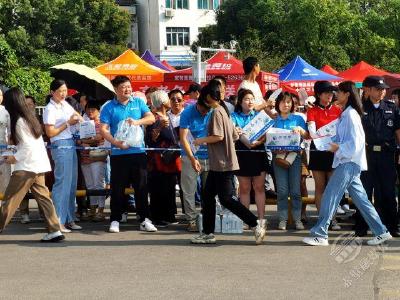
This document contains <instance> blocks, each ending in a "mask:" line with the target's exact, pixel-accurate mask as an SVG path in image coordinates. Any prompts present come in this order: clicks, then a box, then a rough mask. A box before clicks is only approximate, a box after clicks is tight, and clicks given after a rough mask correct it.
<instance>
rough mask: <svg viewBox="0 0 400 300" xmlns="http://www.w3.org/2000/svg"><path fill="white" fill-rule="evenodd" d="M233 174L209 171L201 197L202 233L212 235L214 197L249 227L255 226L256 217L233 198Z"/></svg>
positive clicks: (213, 226)
mask: <svg viewBox="0 0 400 300" xmlns="http://www.w3.org/2000/svg"><path fill="white" fill-rule="evenodd" d="M234 191H235V188H234V185H233V172H230V171H229V172H215V171H209V172H208V176H207V180H206V184H205V188H204V197H203V209H202V214H203V232H204V233H205V234H210V233H214V228H215V196H216V195H218V198H219V201H220V203H221V204H222V205H223V206H224V207H226V208H227V209H229V210H230V211H231V212H233V213H234V214H235V215H237V216H238V217H239V218H240V219H242V220H243V222H245V223H246V224H248V225H249V226H250V227H255V226H257V217H256V216H255V215H254V214H253V213H252V212H251V211H250V210H248V209H247V208H246V207H245V206H243V205H242V204H241V203H240V202H239V201H237V200H236V199H235V198H234Z"/></svg>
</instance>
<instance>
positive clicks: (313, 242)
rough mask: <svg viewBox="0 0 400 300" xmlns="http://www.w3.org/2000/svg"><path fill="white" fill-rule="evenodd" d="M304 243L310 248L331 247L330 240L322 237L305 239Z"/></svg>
mask: <svg viewBox="0 0 400 300" xmlns="http://www.w3.org/2000/svg"><path fill="white" fill-rule="evenodd" d="M303 243H305V244H307V245H310V246H329V242H328V239H324V238H321V237H306V238H304V239H303Z"/></svg>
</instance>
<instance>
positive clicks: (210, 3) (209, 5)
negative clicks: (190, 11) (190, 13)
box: [197, 0, 223, 10]
mask: <svg viewBox="0 0 400 300" xmlns="http://www.w3.org/2000/svg"><path fill="white" fill-rule="evenodd" d="M222 1H223V0H197V8H198V9H214V10H217V9H218V8H219V6H220V5H221V4H222Z"/></svg>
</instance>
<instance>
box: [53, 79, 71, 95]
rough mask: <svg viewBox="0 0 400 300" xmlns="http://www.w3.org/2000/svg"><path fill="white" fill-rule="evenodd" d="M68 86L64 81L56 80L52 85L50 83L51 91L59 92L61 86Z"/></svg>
mask: <svg viewBox="0 0 400 300" xmlns="http://www.w3.org/2000/svg"><path fill="white" fill-rule="evenodd" d="M64 84H65V85H67V83H66V82H65V80H62V79H54V80H53V81H52V82H51V83H50V91H53V92H54V91H57V90H58V89H59V88H60V87H61V86H63V85H64Z"/></svg>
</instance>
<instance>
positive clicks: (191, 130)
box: [179, 102, 210, 232]
mask: <svg viewBox="0 0 400 300" xmlns="http://www.w3.org/2000/svg"><path fill="white" fill-rule="evenodd" d="M209 111H210V109H209V108H208V107H204V106H202V105H200V104H199V102H197V103H194V104H191V105H189V106H187V107H186V108H185V110H184V111H183V112H182V114H181V119H180V129H179V135H180V141H181V149H182V151H181V160H182V171H181V187H182V194H183V203H184V207H185V216H186V220H187V221H188V222H189V226H188V230H189V231H192V232H195V231H198V228H197V224H196V218H197V215H198V213H197V211H196V204H195V193H196V187H197V178H198V176H200V179H201V185H202V187H204V186H205V181H206V178H207V174H208V168H209V167H208V153H207V146H202V147H200V148H199V149H198V150H197V152H196V153H193V144H192V145H191V141H190V140H191V138H190V136H192V137H193V139H197V138H200V137H206V136H207V123H208V119H209V116H210V112H209Z"/></svg>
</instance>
